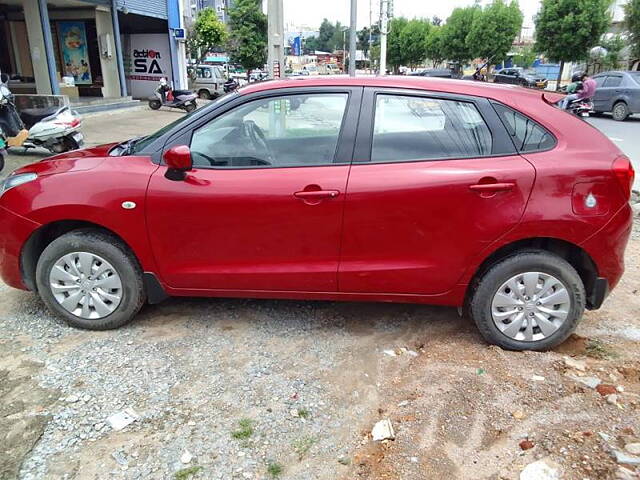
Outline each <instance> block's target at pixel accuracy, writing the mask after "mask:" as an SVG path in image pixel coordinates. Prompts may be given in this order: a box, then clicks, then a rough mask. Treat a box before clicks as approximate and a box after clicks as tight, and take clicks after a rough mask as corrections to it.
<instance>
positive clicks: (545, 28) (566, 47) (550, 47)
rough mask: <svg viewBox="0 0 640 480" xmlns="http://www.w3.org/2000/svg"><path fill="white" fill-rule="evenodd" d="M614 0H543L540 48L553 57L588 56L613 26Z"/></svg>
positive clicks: (566, 59) (538, 33)
mask: <svg viewBox="0 0 640 480" xmlns="http://www.w3.org/2000/svg"><path fill="white" fill-rule="evenodd" d="M609 3H610V0H542V5H541V8H540V11H539V12H538V14H537V15H536V18H535V23H536V50H537V51H539V52H542V53H544V54H545V55H546V56H547V57H549V58H550V59H551V60H555V61H560V62H570V61H574V60H582V59H585V58H587V55H588V52H589V49H590V48H592V47H594V46H595V45H597V44H598V42H599V41H600V37H601V36H602V34H603V33H604V32H605V31H606V30H607V27H608V26H609V21H610V18H609V14H608V11H607V10H608V7H609Z"/></svg>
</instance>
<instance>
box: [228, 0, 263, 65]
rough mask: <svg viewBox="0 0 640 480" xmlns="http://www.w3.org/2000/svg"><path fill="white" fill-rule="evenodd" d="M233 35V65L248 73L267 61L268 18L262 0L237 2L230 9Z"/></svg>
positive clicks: (230, 41) (230, 50)
mask: <svg viewBox="0 0 640 480" xmlns="http://www.w3.org/2000/svg"><path fill="white" fill-rule="evenodd" d="M228 14H229V26H230V28H231V34H230V38H229V45H228V50H229V54H230V57H231V62H232V63H239V64H240V65H242V66H243V67H244V68H246V69H247V70H248V71H251V70H253V69H254V68H262V66H263V65H264V64H265V62H266V61H267V16H266V15H265V14H264V13H262V3H261V2H260V0H236V1H235V2H234V5H233V7H231V8H230V9H229V12H228Z"/></svg>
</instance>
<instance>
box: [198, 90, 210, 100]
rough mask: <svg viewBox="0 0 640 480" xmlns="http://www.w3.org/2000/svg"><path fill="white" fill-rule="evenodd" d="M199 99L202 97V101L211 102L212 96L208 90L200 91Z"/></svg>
mask: <svg viewBox="0 0 640 480" xmlns="http://www.w3.org/2000/svg"><path fill="white" fill-rule="evenodd" d="M198 97H200V98H201V99H202V100H210V99H211V94H210V93H209V91H208V90H200V91H199V92H198Z"/></svg>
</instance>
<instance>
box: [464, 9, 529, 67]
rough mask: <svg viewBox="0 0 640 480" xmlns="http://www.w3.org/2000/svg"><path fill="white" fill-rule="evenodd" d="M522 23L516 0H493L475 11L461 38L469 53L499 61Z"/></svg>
mask: <svg viewBox="0 0 640 480" xmlns="http://www.w3.org/2000/svg"><path fill="white" fill-rule="evenodd" d="M521 27H522V12H521V11H520V8H519V7H518V3H517V2H516V0H511V3H509V4H508V5H507V4H506V3H505V2H504V0H493V2H492V3H491V4H489V5H487V6H486V7H485V8H483V9H482V11H481V12H479V13H477V14H476V16H475V18H474V20H473V24H472V26H471V30H470V31H469V34H468V35H467V38H466V39H465V41H466V44H467V48H468V49H469V52H471V54H472V56H474V57H479V58H484V59H487V60H489V61H490V62H491V63H499V62H501V61H502V60H504V59H505V57H506V54H507V52H509V50H511V45H512V44H513V40H514V39H515V38H516V36H517V35H518V33H519V32H520V28H521Z"/></svg>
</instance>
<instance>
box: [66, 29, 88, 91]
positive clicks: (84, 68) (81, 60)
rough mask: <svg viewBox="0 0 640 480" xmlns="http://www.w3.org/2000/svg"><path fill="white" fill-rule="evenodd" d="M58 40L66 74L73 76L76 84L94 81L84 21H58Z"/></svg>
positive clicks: (86, 83)
mask: <svg viewBox="0 0 640 480" xmlns="http://www.w3.org/2000/svg"><path fill="white" fill-rule="evenodd" d="M58 40H59V42H60V52H61V53H62V63H63V69H64V76H67V77H73V80H74V83H75V84H76V85H89V84H91V83H93V82H92V80H91V68H90V67H89V52H88V50H87V33H86V30H85V25H84V22H75V21H74V22H58Z"/></svg>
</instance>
